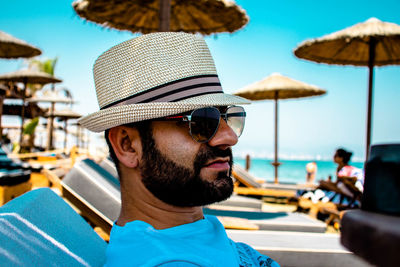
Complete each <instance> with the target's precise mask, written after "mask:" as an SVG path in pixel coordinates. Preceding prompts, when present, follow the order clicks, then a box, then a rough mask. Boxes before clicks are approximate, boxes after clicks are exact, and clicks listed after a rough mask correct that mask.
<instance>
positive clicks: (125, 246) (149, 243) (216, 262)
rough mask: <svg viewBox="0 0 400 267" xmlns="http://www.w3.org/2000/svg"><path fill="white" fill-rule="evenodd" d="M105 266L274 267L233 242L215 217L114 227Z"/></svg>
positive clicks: (267, 260) (274, 263)
mask: <svg viewBox="0 0 400 267" xmlns="http://www.w3.org/2000/svg"><path fill="white" fill-rule="evenodd" d="M105 266H109V267H113V266H218V267H220V266H273V267H279V265H278V264H277V263H276V262H275V261H273V260H272V259H271V258H269V257H267V256H265V255H262V254H260V253H259V252H258V251H256V250H254V249H253V248H251V247H250V246H248V245H246V244H243V243H235V242H233V241H232V240H231V239H229V238H228V236H227V235H226V232H225V229H224V227H223V225H222V224H221V223H220V222H219V221H218V219H217V218H216V217H215V216H210V215H206V216H205V218H204V219H202V220H198V221H196V222H193V223H189V224H184V225H179V226H175V227H172V228H168V229H163V230H156V229H154V227H153V226H151V225H150V224H148V223H145V222H142V221H132V222H129V223H127V224H125V226H123V227H121V226H118V225H116V224H114V226H113V228H112V230H111V235H110V244H109V245H108V247H107V262H106V265H105Z"/></svg>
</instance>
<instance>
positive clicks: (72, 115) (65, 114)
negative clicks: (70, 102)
mask: <svg viewBox="0 0 400 267" xmlns="http://www.w3.org/2000/svg"><path fill="white" fill-rule="evenodd" d="M48 115H49V114H48ZM52 116H53V117H54V118H58V119H59V120H62V121H64V134H65V135H64V149H66V148H67V136H68V130H67V126H68V120H70V119H78V118H80V117H82V114H79V113H78V112H75V111H73V110H72V109H69V108H67V109H63V110H55V111H54V112H53V115H52Z"/></svg>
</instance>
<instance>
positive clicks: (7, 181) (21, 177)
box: [0, 169, 31, 186]
mask: <svg viewBox="0 0 400 267" xmlns="http://www.w3.org/2000/svg"><path fill="white" fill-rule="evenodd" d="M30 176H31V171H29V170H7V169H0V186H3V185H6V186H12V185H17V184H21V183H24V182H26V181H28V180H29V178H30Z"/></svg>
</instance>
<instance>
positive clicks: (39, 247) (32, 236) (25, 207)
mask: <svg viewBox="0 0 400 267" xmlns="http://www.w3.org/2000/svg"><path fill="white" fill-rule="evenodd" d="M0 244H1V245H0V265H1V266H103V264H104V262H105V249H106V245H107V244H106V242H105V241H103V240H102V239H101V238H100V237H99V236H98V235H97V234H96V232H94V231H93V229H92V228H91V227H90V226H89V225H88V224H87V223H86V222H85V220H83V219H82V217H81V216H79V215H78V214H77V213H76V212H75V211H74V210H73V209H72V208H71V207H70V206H69V205H68V204H67V203H66V202H65V201H64V200H63V199H62V198H61V197H59V196H58V195H57V194H55V193H54V192H53V191H52V190H51V189H49V188H40V189H36V190H33V191H30V192H28V193H25V194H24V195H22V196H20V197H18V198H16V199H14V200H12V201H10V202H8V203H7V204H5V205H4V206H2V207H0Z"/></svg>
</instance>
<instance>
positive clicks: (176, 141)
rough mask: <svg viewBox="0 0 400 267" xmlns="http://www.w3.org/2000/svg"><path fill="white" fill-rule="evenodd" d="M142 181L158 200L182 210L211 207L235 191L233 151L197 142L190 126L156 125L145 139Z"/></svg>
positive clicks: (154, 124)
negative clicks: (232, 168)
mask: <svg viewBox="0 0 400 267" xmlns="http://www.w3.org/2000/svg"><path fill="white" fill-rule="evenodd" d="M141 139H142V143H143V156H142V161H141V164H140V170H141V174H142V181H143V183H144V185H145V186H146V188H147V189H148V190H149V191H150V192H151V193H152V194H153V195H154V196H156V197H157V198H158V199H160V200H162V201H163V202H165V203H168V204H171V205H174V206H179V207H194V206H203V205H208V204H211V203H214V202H218V201H222V200H225V199H227V198H228V197H229V196H230V195H231V194H232V192H233V182H232V179H231V178H230V176H231V167H232V150H231V149H230V147H227V148H225V149H221V148H219V147H217V146H211V145H209V144H208V143H206V144H199V143H197V142H195V141H194V140H193V139H192V138H191V137H190V135H189V133H188V128H187V125H186V127H185V125H181V126H178V125H177V123H176V122H153V127H152V130H150V131H148V132H147V134H145V136H141Z"/></svg>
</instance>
